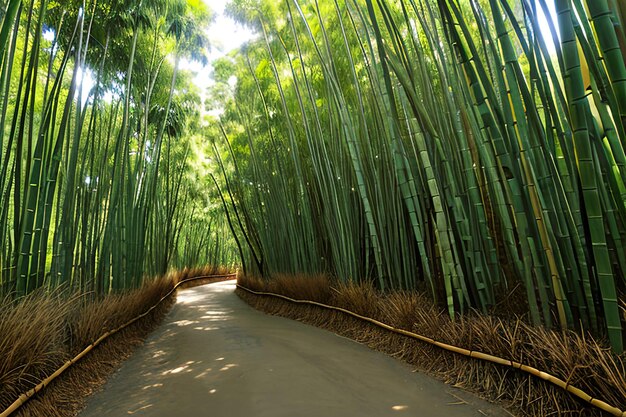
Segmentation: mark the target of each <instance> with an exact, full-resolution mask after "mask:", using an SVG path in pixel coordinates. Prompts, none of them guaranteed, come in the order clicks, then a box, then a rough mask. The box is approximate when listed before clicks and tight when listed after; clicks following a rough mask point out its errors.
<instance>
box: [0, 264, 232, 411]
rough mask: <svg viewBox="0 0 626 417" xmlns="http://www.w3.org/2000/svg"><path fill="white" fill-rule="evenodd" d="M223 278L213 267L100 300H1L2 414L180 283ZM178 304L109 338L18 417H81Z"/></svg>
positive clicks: (59, 296)
mask: <svg viewBox="0 0 626 417" xmlns="http://www.w3.org/2000/svg"><path fill="white" fill-rule="evenodd" d="M224 273H228V272H227V271H225V270H224V269H222V268H214V267H205V268H195V269H184V270H181V271H178V272H172V273H169V274H167V275H166V276H164V277H161V278H157V279H150V280H146V281H145V282H144V284H143V286H142V287H141V288H138V289H135V290H132V291H128V292H124V293H120V294H110V295H107V296H105V297H103V298H101V299H97V300H94V299H93V297H92V295H91V294H67V293H64V292H62V291H56V292H52V293H45V292H43V291H39V292H35V293H33V294H31V295H29V296H27V297H25V298H22V299H20V300H12V299H10V298H5V299H3V300H0V335H1V336H0V412H2V411H4V410H5V409H6V408H7V407H9V405H11V404H12V403H13V402H14V401H15V400H16V399H17V398H18V397H19V396H20V395H21V394H22V393H24V392H26V391H28V390H30V389H32V388H33V387H34V386H35V385H37V384H38V383H39V382H41V381H42V380H43V379H45V378H46V377H47V376H49V375H51V374H52V373H53V372H55V371H56V370H57V369H58V368H60V367H61V366H62V365H63V364H64V363H65V362H66V361H68V360H69V359H71V358H73V357H74V356H76V355H77V354H78V353H79V352H81V351H82V350H83V349H85V348H86V347H87V346H89V345H90V344H92V343H93V342H94V341H95V340H96V339H98V338H99V337H100V336H101V335H103V334H104V333H106V332H107V331H109V330H112V329H115V328H117V327H119V326H121V325H123V324H125V323H127V322H128V321H130V320H131V319H133V318H135V317H137V316H139V315H140V314H142V313H143V312H145V311H147V310H148V309H149V308H150V307H152V306H153V305H155V304H156V303H157V302H158V301H159V300H160V299H161V298H162V297H164V296H165V295H166V294H167V293H168V292H169V291H170V290H171V289H172V288H173V286H174V285H175V284H176V283H178V282H180V281H184V280H186V279H189V278H192V277H198V276H206V275H216V274H224ZM217 280H220V279H216V278H207V279H203V280H198V281H194V282H193V283H192V282H190V283H189V284H186V285H188V286H193V285H200V284H202V283H207V282H214V281H217ZM186 285H182V287H186ZM175 301H176V297H175V293H174V295H173V296H172V297H169V298H168V299H166V300H164V302H163V303H161V304H160V305H159V307H158V308H156V309H154V310H153V311H152V312H151V313H150V314H149V315H148V316H146V317H144V318H143V319H141V320H139V321H137V322H136V323H134V324H133V325H131V326H129V327H127V328H126V329H124V330H122V331H120V332H119V333H117V334H115V335H114V336H112V337H110V338H108V339H106V340H105V341H104V342H102V343H101V344H100V345H99V346H98V347H97V348H96V349H94V350H92V351H91V352H90V353H89V354H88V355H87V356H86V357H84V358H83V359H82V360H81V361H79V362H78V363H77V364H76V365H74V366H72V367H70V368H69V369H68V370H67V371H66V372H65V373H64V374H63V375H62V376H61V377H60V378H57V379H56V380H54V381H53V382H52V383H51V384H50V385H49V386H48V387H46V388H45V389H44V390H43V391H42V392H40V393H38V394H37V395H36V396H34V397H33V398H32V399H30V400H29V401H28V402H27V403H26V404H25V405H24V406H22V407H21V408H20V409H18V411H17V412H16V413H15V414H14V415H15V416H46V417H67V416H75V415H76V414H78V412H79V411H80V410H81V409H82V407H83V406H84V399H85V398H86V397H87V396H88V395H90V394H91V393H93V392H94V391H95V390H96V389H97V388H98V387H99V386H101V385H102V384H103V383H104V382H105V381H106V378H107V377H108V376H109V375H110V374H112V373H113V372H114V371H115V370H116V369H117V367H118V366H119V365H120V364H121V362H122V361H123V360H124V359H126V358H128V357H129V356H130V355H131V353H132V351H133V349H134V348H136V347H137V346H140V345H141V344H142V343H143V340H144V339H145V337H146V336H147V335H148V334H149V333H150V331H152V330H153V329H154V328H155V327H156V326H157V325H158V324H159V323H160V322H161V320H162V319H163V317H164V316H165V314H166V313H167V312H168V311H169V309H170V307H171V306H172V305H173V304H174V303H175Z"/></svg>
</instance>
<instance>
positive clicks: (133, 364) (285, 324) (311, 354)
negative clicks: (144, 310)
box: [80, 281, 507, 417]
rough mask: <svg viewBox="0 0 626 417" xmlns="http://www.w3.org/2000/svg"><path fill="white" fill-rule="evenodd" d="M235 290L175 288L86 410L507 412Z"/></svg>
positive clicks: (164, 416) (296, 415) (379, 414)
mask: <svg viewBox="0 0 626 417" xmlns="http://www.w3.org/2000/svg"><path fill="white" fill-rule="evenodd" d="M234 289H235V285H234V281H227V282H222V283H216V284H210V285H206V286H203V287H195V288H192V289H187V290H182V291H179V293H178V301H177V303H176V305H175V306H174V308H173V309H172V311H171V312H170V314H169V315H168V316H167V317H166V319H165V321H164V324H163V325H162V326H161V327H159V329H157V330H156V331H155V332H154V333H152V335H151V336H150V337H149V338H148V340H147V341H146V344H145V345H144V346H142V347H140V348H139V349H138V350H137V351H136V353H135V354H134V355H133V356H132V357H131V358H130V359H129V360H128V361H126V362H125V363H124V364H123V365H122V368H121V369H120V370H119V371H118V372H117V373H116V374H115V375H114V376H113V377H112V378H111V379H110V380H109V381H108V382H107V384H106V385H105V386H104V389H103V391H101V392H99V393H97V394H94V395H93V396H92V397H90V398H89V400H88V403H87V407H86V409H85V410H84V411H83V412H82V413H81V414H80V417H92V416H93V417H97V416H98V417H99V416H115V417H119V416H128V415H137V416H155V417H170V416H171V417H174V416H176V417H178V416H182V417H187V416H190V417H191V416H215V417H220V416H224V417H231V416H232V417H239V416H242V417H243V416H246V417H265V416H267V417H270V416H272V417H275V416H276V417H277V416H285V417H287V416H289V417H306V416H316V417H318V416H319V417H333V416H372V417H383V416H398V417H400V416H401V415H407V416H408V415H411V416H446V417H447V416H450V417H454V416H459V417H466V416H485V415H488V416H500V415H507V414H506V413H505V412H504V411H503V410H502V409H500V408H499V407H496V406H493V405H490V404H488V403H486V402H483V401H481V400H479V399H477V398H476V397H474V396H472V395H471V394H468V393H465V392H463V391H460V390H458V389H455V388H453V387H450V386H448V385H445V384H443V383H442V382H439V381H437V380H435V379H433V378H431V377H428V376H426V375H423V374H420V373H416V372H411V370H410V368H409V367H408V366H406V365H404V364H403V363H400V362H399V361H396V360H395V359H393V358H390V357H387V356H385V355H383V354H381V353H378V352H375V351H372V350H370V349H369V348H367V347H365V346H362V345H360V344H358V343H356V342H353V341H351V340H348V339H345V338H343V337H339V336H337V335H334V334H333V333H330V332H327V331H324V330H321V329H318V328H315V327H311V326H308V325H304V324H301V323H298V322H295V321H292V320H288V319H284V318H280V317H273V316H267V315H265V314H263V313H260V312H258V311H256V310H254V309H252V308H251V307H249V306H248V305H247V304H245V303H244V302H243V301H241V300H240V299H239V297H237V296H236V295H235V294H234V292H233V291H234Z"/></svg>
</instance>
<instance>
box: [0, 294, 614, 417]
mask: <svg viewBox="0 0 626 417" xmlns="http://www.w3.org/2000/svg"><path fill="white" fill-rule="evenodd" d="M237 288H240V289H242V290H244V291H247V292H249V293H250V294H255V295H264V296H270V297H276V298H281V299H283V300H287V301H290V302H292V303H295V304H309V305H314V306H318V307H322V308H325V309H327V310H335V311H340V312H342V313H345V314H347V315H349V316H352V317H355V318H357V319H360V320H363V321H366V322H369V323H372V324H374V325H376V326H378V327H381V328H383V329H386V330H389V331H390V332H393V333H397V334H401V335H403V336H407V337H410V338H412V339H417V340H420V341H422V342H425V343H428V344H431V345H433V346H437V347H439V348H441V349H444V350H447V351H449V352H454V353H458V354H459V355H463V356H468V357H470V358H474V359H479V360H482V361H486V362H491V363H496V364H498V365H502V366H510V367H512V368H515V369H519V370H520V371H522V372H526V373H528V374H530V375H532V376H535V377H537V378H541V379H543V380H544V381H548V382H550V383H552V384H554V385H556V386H557V387H559V388H562V389H564V390H565V391H567V392H569V393H570V394H572V395H575V396H576V397H578V398H580V399H581V400H583V401H585V402H587V403H589V404H591V405H592V406H594V407H597V408H599V409H600V410H602V411H605V412H607V413H609V414H611V415H614V416H617V417H626V411H622V410H620V409H619V408H617V407H613V406H612V405H610V404H607V403H606V402H604V401H602V400H599V399H597V398H594V397H592V396H591V395H589V394H587V393H586V392H585V391H583V390H581V389H580V388H576V387H574V386H572V385H570V384H569V383H567V382H566V381H563V380H562V379H561V378H558V377H556V376H554V375H551V374H549V373H547V372H543V371H540V370H539V369H537V368H534V367H532V366H529V365H524V364H522V363H519V362H515V361H512V360H509V359H504V358H500V357H497V356H493V355H490V354H487V353H482V352H477V351H473V350H469V349H465V348H461V347H457V346H452V345H449V344H446V343H442V342H439V341H437V340H434V339H431V338H430V337H426V336H423V335H420V334H417V333H413V332H409V331H407V330H403V329H398V328H395V327H393V326H390V325H388V324H385V323H383V322H381V321H378V320H375V319H373V318H370V317H366V316H362V315H360V314H357V313H354V312H352V311H350V310H346V309H345V308H341V307H335V306H330V305H327V304H322V303H318V302H316V301H309V300H295V299H293V298H289V297H286V296H284V295H281V294H275V293H271V292H261V291H254V290H251V289H249V288H246V287H244V286H242V285H239V284H237ZM0 417H2V416H0Z"/></svg>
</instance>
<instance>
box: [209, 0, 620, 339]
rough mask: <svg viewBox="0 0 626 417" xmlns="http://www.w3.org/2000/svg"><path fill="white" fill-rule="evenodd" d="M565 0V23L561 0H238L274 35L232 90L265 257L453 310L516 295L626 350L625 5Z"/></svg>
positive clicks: (226, 92)
mask: <svg viewBox="0 0 626 417" xmlns="http://www.w3.org/2000/svg"><path fill="white" fill-rule="evenodd" d="M617 3H619V2H617ZM556 5H557V10H558V16H559V17H558V20H559V21H558V24H557V23H556V22H552V30H553V31H554V35H555V40H554V41H553V40H552V39H550V36H549V34H548V35H546V34H544V35H542V34H541V32H542V28H541V27H539V24H538V20H537V18H536V16H537V14H538V12H539V11H538V8H541V9H544V12H545V13H546V14H549V13H548V12H547V10H548V9H547V5H546V4H545V2H544V1H539V2H534V1H522V2H513V1H508V0H488V1H487V0H485V1H482V0H481V1H472V2H459V1H456V0H440V1H430V0H397V1H392V2H386V1H382V0H365V1H360V0H328V1H314V0H311V1H304V0H303V1H300V0H290V1H286V2H270V1H262V0H259V1H234V2H233V3H232V4H231V6H230V11H231V13H232V14H233V15H234V16H236V17H237V18H238V19H240V21H242V22H245V23H246V24H248V25H249V26H250V27H252V28H255V29H256V30H257V31H258V33H259V40H258V41H254V42H250V43H249V44H248V45H246V47H245V48H243V50H242V53H241V55H240V56H238V57H235V58H233V59H234V61H233V60H229V61H228V62H223V63H221V64H220V66H219V67H218V75H219V76H220V78H221V80H222V84H221V86H220V87H219V88H218V87H216V88H215V97H216V99H217V100H218V101H219V104H216V105H214V107H219V108H221V109H223V113H222V115H221V117H220V123H221V125H222V126H223V127H224V129H225V135H224V136H225V138H223V139H221V141H219V142H218V143H221V144H223V146H224V147H225V148H226V149H229V150H230V152H229V153H228V158H232V160H233V162H232V163H233V164H234V168H233V169H232V172H231V173H230V174H229V175H227V178H226V182H227V183H228V184H229V186H228V189H227V190H223V191H224V195H225V196H226V197H227V198H228V199H229V200H232V201H233V202H234V203H235V204H234V206H233V207H231V208H229V210H230V211H231V213H232V215H233V219H234V220H233V225H232V226H233V229H234V230H235V232H236V233H237V234H238V235H239V236H240V237H241V241H242V242H243V241H245V243H246V244H247V246H248V247H249V253H250V256H249V257H250V259H252V258H253V257H258V258H259V261H258V262H248V264H249V267H251V268H252V267H253V265H254V264H260V265H262V266H263V271H262V272H264V273H265V274H271V273H279V272H311V273H314V272H327V273H330V274H332V275H334V276H336V277H337V278H339V279H341V280H366V281H373V282H375V283H376V284H377V285H378V286H379V287H380V288H382V289H386V288H393V289H415V288H417V289H424V290H428V291H429V292H430V293H431V294H432V296H433V297H434V299H435V301H437V302H438V303H440V304H442V305H445V306H447V308H448V310H449V313H450V315H451V316H452V317H454V316H455V315H456V314H457V313H459V312H464V311H466V310H468V309H469V308H477V309H480V310H482V311H485V312H489V311H496V312H498V311H500V310H501V309H502V307H501V306H502V305H503V304H504V303H505V302H506V300H509V299H511V298H513V297H515V299H516V308H517V309H516V310H515V311H509V312H507V313H509V314H510V313H517V314H522V315H528V316H529V319H530V320H532V321H533V322H534V323H535V324H545V325H546V326H549V327H551V326H557V327H560V328H573V329H580V330H585V331H586V330H589V331H593V332H596V333H598V334H602V335H606V336H608V338H609V340H610V342H611V343H612V345H613V347H614V348H615V350H617V351H621V350H622V346H623V339H624V334H625V333H624V331H623V325H624V323H623V318H621V317H620V315H619V311H618V304H619V300H622V301H623V299H624V289H625V287H626V281H625V280H624V277H625V276H626V249H625V247H624V238H626V236H625V231H626V227H625V226H626V224H625V223H626V195H624V189H625V187H624V184H625V180H626V164H625V162H626V161H625V159H624V143H625V139H626V135H625V133H624V128H625V125H624V123H625V121H626V118H624V116H623V114H624V113H623V112H624V103H626V101H625V100H623V97H622V95H623V84H624V79H626V78H625V77H624V62H625V60H624V45H625V42H624V35H623V33H624V32H623V30H622V26H621V21H622V19H621V17H620V13H621V12H622V10H621V8H620V6H618V5H617V4H616V2H612V1H608V2H607V1H599V2H595V1H594V2H591V1H589V2H586V3H585V4H583V2H582V1H581V0H573V1H571V0H560V1H557V2H556ZM557 31H558V32H560V34H559V37H558V38H557V37H556V32H557ZM544 36H546V37H544ZM548 43H555V45H554V47H553V48H549V47H548ZM551 50H553V51H555V52H554V53H553V55H551V52H550V51H551ZM233 62H234V67H233ZM230 71H232V72H233V73H234V75H235V76H236V79H237V84H236V86H235V88H234V90H232V89H229V88H227V87H226V86H225V81H226V74H228V72H230ZM238 217H241V220H237V218H238ZM500 312H501V311H500Z"/></svg>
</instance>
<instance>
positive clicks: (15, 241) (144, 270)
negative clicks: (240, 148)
mask: <svg viewBox="0 0 626 417" xmlns="http://www.w3.org/2000/svg"><path fill="white" fill-rule="evenodd" d="M7 6H8V8H7V13H6V14H5V15H4V17H3V18H2V26H1V29H0V58H1V60H0V117H1V119H2V120H1V121H2V126H3V129H2V131H0V190H1V191H0V242H1V244H0V247H1V250H0V270H1V273H0V289H1V290H2V292H3V293H4V292H12V293H14V294H15V295H16V296H22V295H25V294H27V293H30V292H32V291H33V290H35V289H37V288H39V287H46V286H47V287H49V288H53V287H56V286H58V285H65V286H69V287H71V288H73V289H81V290H83V291H94V292H95V293H97V294H99V295H101V294H104V293H107V292H109V291H112V290H121V289H127V288H131V287H137V286H138V285H139V284H140V283H141V280H142V278H143V276H144V275H147V274H151V275H155V274H161V273H163V272H165V271H166V270H167V269H168V268H169V267H171V266H174V265H177V266H192V265H191V264H188V265H184V262H192V263H198V262H207V263H209V262H213V261H215V260H219V261H223V262H224V263H229V262H232V256H231V254H230V252H228V250H227V248H226V249H222V248H221V247H219V245H220V244H221V243H222V242H223V241H224V238H223V235H220V236H219V238H218V237H216V234H217V233H223V230H222V229H223V227H222V226H220V223H219V222H218V221H214V222H213V223H212V224H213V226H209V229H210V230H211V233H209V235H208V236H206V237H204V238H202V239H203V240H198V236H197V234H199V233H201V231H202V227H201V226H200V225H201V224H202V222H203V221H204V220H206V216H212V215H215V213H216V212H217V213H219V210H217V211H216V210H215V209H213V210H209V209H206V208H205V207H206V204H208V203H207V202H206V201H200V202H194V203H193V204H191V203H190V202H191V200H192V199H195V198H197V197H198V196H199V195H201V191H200V189H199V188H197V186H196V184H195V182H194V181H195V179H194V178H192V177H191V176H190V175H189V171H190V170H191V169H192V168H191V166H190V165H189V162H188V160H189V158H188V157H189V150H190V148H191V146H192V145H191V144H192V141H193V140H194V139H193V132H194V131H195V130H197V129H199V127H200V102H201V100H200V97H199V96H198V94H197V93H196V92H194V88H193V87H192V85H191V76H190V75H189V74H187V73H186V72H185V71H181V70H179V63H180V60H181V59H182V58H189V59H196V60H201V61H203V60H204V61H205V60H206V52H207V48H208V46H209V45H208V42H207V39H206V34H205V33H206V31H205V28H206V26H207V25H208V24H209V23H210V20H211V13H210V11H209V10H208V9H207V8H206V6H205V4H204V2H202V1H200V0H158V1H150V2H146V1H135V0H116V1H112V2H103V1H97V0H90V1H82V0H81V1H74V0H71V1H64V2H55V1H46V0H35V1H29V2H20V1H17V2H14V1H11V2H10V3H9V4H8V5H7ZM90 79H91V81H89V80H90ZM87 83H89V84H87ZM86 86H90V87H91V88H90V89H89V90H87V88H86ZM187 226H188V228H186V227H187ZM211 227H212V229H211ZM181 235H183V236H184V238H183V239H184V240H181V238H180V236H181ZM217 242H220V244H218V243H217ZM205 246H209V247H211V248H212V249H211V250H206V251H205V250H204V247H205Z"/></svg>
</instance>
